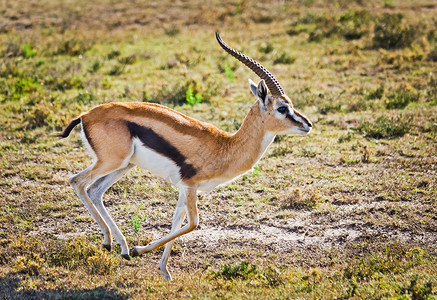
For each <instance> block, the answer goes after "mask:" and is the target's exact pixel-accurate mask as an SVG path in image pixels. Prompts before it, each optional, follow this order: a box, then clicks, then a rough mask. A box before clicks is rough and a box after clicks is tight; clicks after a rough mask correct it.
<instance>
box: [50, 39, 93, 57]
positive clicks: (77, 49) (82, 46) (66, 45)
mask: <svg viewBox="0 0 437 300" xmlns="http://www.w3.org/2000/svg"><path fill="white" fill-rule="evenodd" d="M93 43H94V42H93V41H92V40H85V39H80V38H77V37H66V38H64V39H62V40H61V41H60V43H59V44H57V45H54V53H53V54H55V55H69V56H78V55H81V54H84V53H85V52H86V51H88V50H89V49H91V47H92V46H93Z"/></svg>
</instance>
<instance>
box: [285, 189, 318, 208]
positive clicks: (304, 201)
mask: <svg viewBox="0 0 437 300" xmlns="http://www.w3.org/2000/svg"><path fill="white" fill-rule="evenodd" d="M321 202H323V200H322V198H321V196H320V194H319V193H318V191H317V190H315V191H313V192H312V193H309V194H308V193H307V194H305V195H302V192H301V190H300V189H294V190H293V191H291V194H290V195H289V196H288V197H287V198H286V201H285V203H284V207H283V208H292V209H296V210H312V209H314V208H315V207H316V206H317V204H319V203H321Z"/></svg>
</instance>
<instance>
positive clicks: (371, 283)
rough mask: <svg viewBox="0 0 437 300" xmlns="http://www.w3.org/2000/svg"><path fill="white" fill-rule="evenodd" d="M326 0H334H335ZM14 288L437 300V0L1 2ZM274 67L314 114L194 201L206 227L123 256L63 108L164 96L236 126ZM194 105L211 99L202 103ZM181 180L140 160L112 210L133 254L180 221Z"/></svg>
mask: <svg viewBox="0 0 437 300" xmlns="http://www.w3.org/2000/svg"><path fill="white" fill-rule="evenodd" d="M325 2H328V3H325ZM0 5H1V6H0V41H1V42H0V54H1V57H2V59H1V60H0V90H1V92H0V119H1V121H0V129H1V131H0V157H1V166H0V206H1V207H2V209H1V210H0V299H23V298H28V299H60V298H68V299H102V298H105V299H125V298H151V299H154V298H170V299H172V298H240V299H247V298H253V299H259V298H280V299H282V298H342V299H344V298H351V297H352V298H366V299H367V298H375V299H376V298H378V299H379V298H396V299H428V298H435V297H436V294H437V287H436V285H437V282H436V277H435V272H436V269H437V257H436V255H437V250H436V247H435V245H436V242H437V217H436V215H437V200H436V198H437V180H436V169H437V105H436V104H437V77H436V76H437V74H436V70H437V68H436V64H437V62H436V61H437V35H436V32H437V28H436V27H437V19H436V15H437V5H436V4H435V2H434V1H427V0H409V1H397V0H385V1H382V0H381V1H360V0H355V1H345V0H344V1H343V0H339V1H321V0H300V1H265V2H262V1H261V2H260V1H251V0H235V1H225V2H222V1H209V2H208V4H205V2H204V1H200V0H193V1H188V0H185V1H176V2H173V1H158V2H151V1H133V0H130V1H112V0H98V1H82V0H80V1H73V0H69V1H55V0H43V1H36V0H30V1H23V0H14V1H12V0H4V1H2V2H1V3H0ZM216 30H218V31H220V32H221V33H222V35H223V37H224V39H225V40H226V41H228V42H229V44H230V45H232V46H235V47H236V48H237V49H239V50H242V51H243V52H244V53H246V54H248V55H250V56H251V57H254V58H256V59H258V60H260V61H261V62H262V63H263V64H265V65H266V67H268V68H269V69H270V70H271V71H272V73H274V74H275V75H276V76H277V77H278V79H279V81H280V82H281V83H282V85H283V86H284V89H285V90H286V91H287V94H288V95H289V96H291V97H292V99H293V101H294V104H295V106H296V107H297V108H298V109H299V110H301V111H303V112H304V113H305V114H307V115H308V116H309V117H310V119H311V120H312V121H313V123H314V131H313V132H312V133H311V135H309V136H308V137H306V138H301V137H292V136H287V137H278V138H277V140H276V142H275V143H274V144H273V145H272V146H271V148H270V149H269V150H268V152H267V153H266V155H265V157H264V158H263V159H262V160H261V161H260V162H259V163H258V165H257V166H256V167H255V168H254V170H253V171H252V172H250V173H248V174H246V175H244V176H243V177H241V178H239V179H238V180H236V181H235V182H233V183H231V184H229V185H227V186H224V187H221V188H218V189H216V190H215V191H213V192H211V193H209V194H203V195H200V196H199V206H200V212H201V225H200V227H199V228H198V229H196V230H195V231H194V232H193V233H190V234H188V235H187V236H184V237H183V238H181V239H179V240H177V242H176V244H175V246H174V252H173V253H172V257H171V258H170V263H169V265H170V268H171V270H172V273H173V278H174V281H173V282H163V278H162V277H161V275H160V274H159V272H158V269H157V262H158V260H159V257H160V254H161V251H162V249H161V250H160V251H157V252H153V253H150V254H147V255H145V256H143V257H141V258H136V259H133V260H132V261H129V262H127V261H124V260H123V259H122V258H121V257H120V256H119V254H118V253H119V251H117V249H115V251H113V252H111V253H109V252H106V250H104V249H101V247H100V244H101V235H100V233H99V230H98V227H97V225H96V224H95V223H94V222H93V220H92V219H91V217H90V215H89V214H88V213H87V212H86V209H85V208H84V207H83V205H82V203H81V202H80V200H79V199H78V198H77V197H76V196H75V195H74V193H73V191H72V189H71V188H70V186H69V185H68V182H67V179H68V178H69V177H70V176H71V175H73V174H74V173H77V172H78V171H80V170H82V169H83V168H85V167H86V166H87V165H88V164H89V163H90V159H89V157H88V156H87V154H86V153H85V150H84V149H83V147H82V145H81V142H80V139H79V135H78V134H77V132H75V133H73V135H72V136H71V137H70V138H69V139H66V140H59V139H57V138H55V137H53V135H52V134H53V133H55V132H58V131H60V130H61V129H62V128H63V127H64V126H65V125H66V124H67V122H68V121H69V120H71V119H72V118H73V117H75V116H77V115H78V114H79V113H81V112H83V111H86V110H88V109H90V108H91V107H93V106H95V105H97V104H100V103H106V102H110V101H153V102H160V103H163V104H165V105H169V106H171V107H174V108H175V109H177V110H179V111H181V112H184V113H186V114H188V115H190V116H193V117H196V118H198V119H201V120H204V121H207V122H211V123H213V124H215V125H217V126H219V127H221V128H223V129H225V130H228V131H234V130H236V129H237V128H238V127H239V125H240V124H241V122H242V119H243V117H244V115H245V113H246V112H247V110H248V107H249V106H250V105H251V103H252V102H253V101H254V99H253V98H252V96H251V94H250V92H249V89H248V85H247V78H249V77H251V78H252V79H255V76H254V75H253V74H252V73H251V72H250V71H248V70H247V69H246V68H244V67H242V66H241V65H239V64H238V63H237V62H235V61H234V60H233V59H232V58H230V57H229V56H227V55H225V54H224V53H223V51H222V50H221V49H220V48H219V46H218V45H217V43H216V41H215V39H214V33H215V31H216ZM199 102H200V103H199ZM176 198H177V191H176V189H175V188H174V187H172V186H170V185H168V184H166V183H165V182H163V181H162V180H161V179H158V178H155V177H152V176H151V175H150V174H149V173H147V172H144V171H141V170H138V169H135V170H133V171H132V172H131V173H130V174H129V175H128V176H126V177H125V178H124V179H122V180H121V181H120V182H119V183H118V184H116V185H115V186H114V187H113V188H111V189H110V190H109V191H108V193H107V194H106V197H105V203H106V205H107V207H108V209H109V211H110V213H111V214H112V215H113V216H114V218H115V219H116V221H117V223H118V224H119V225H120V227H121V228H122V230H123V232H124V233H125V234H126V236H127V239H128V243H129V244H130V245H131V246H134V245H136V244H138V243H140V244H146V243H147V242H148V241H150V240H151V239H154V238H157V237H160V236H162V235H164V234H166V233H167V232H168V231H169V230H170V224H171V219H172V213H173V210H174V206H175V204H176Z"/></svg>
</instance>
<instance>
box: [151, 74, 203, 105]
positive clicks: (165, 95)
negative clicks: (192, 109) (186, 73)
mask: <svg viewBox="0 0 437 300" xmlns="http://www.w3.org/2000/svg"><path fill="white" fill-rule="evenodd" d="M201 91H202V88H201V87H200V84H199V83H198V82H197V81H195V80H188V81H186V82H185V83H179V82H176V83H174V84H164V85H162V86H161V88H160V89H158V90H157V91H155V92H154V93H149V92H147V91H144V92H143V101H144V102H153V103H173V104H179V105H180V104H184V103H189V104H190V105H194V104H196V103H200V102H202V100H205V98H204V97H203V96H202V94H201ZM188 101H190V102H188Z"/></svg>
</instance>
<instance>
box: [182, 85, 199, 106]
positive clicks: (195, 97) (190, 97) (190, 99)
mask: <svg viewBox="0 0 437 300" xmlns="http://www.w3.org/2000/svg"><path fill="white" fill-rule="evenodd" d="M202 99H203V97H202V94H200V93H196V94H195V93H194V91H193V85H192V84H190V85H189V86H188V89H187V91H186V92H185V100H186V101H187V103H188V104H189V105H191V106H193V105H195V104H198V103H201V102H202Z"/></svg>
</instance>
